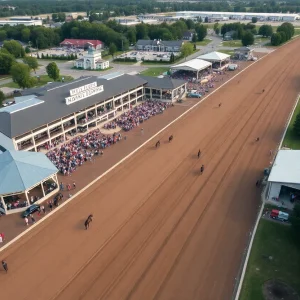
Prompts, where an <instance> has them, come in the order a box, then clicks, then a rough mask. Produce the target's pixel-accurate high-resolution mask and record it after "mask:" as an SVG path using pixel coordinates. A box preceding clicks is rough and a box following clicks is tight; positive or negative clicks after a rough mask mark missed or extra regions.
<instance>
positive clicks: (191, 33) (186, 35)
mask: <svg viewBox="0 0 300 300" xmlns="http://www.w3.org/2000/svg"><path fill="white" fill-rule="evenodd" d="M194 34H195V32H194V31H193V30H188V31H185V32H184V33H183V35H182V39H183V40H185V41H190V42H191V41H192V39H193V36H194Z"/></svg>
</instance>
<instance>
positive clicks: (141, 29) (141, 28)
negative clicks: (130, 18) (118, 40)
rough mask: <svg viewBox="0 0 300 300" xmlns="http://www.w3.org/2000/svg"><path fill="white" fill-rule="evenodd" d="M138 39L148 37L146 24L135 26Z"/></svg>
mask: <svg viewBox="0 0 300 300" xmlns="http://www.w3.org/2000/svg"><path fill="white" fill-rule="evenodd" d="M135 30H136V39H137V40H139V39H147V37H148V27H147V25H146V24H144V23H141V24H138V25H136V26H135Z"/></svg>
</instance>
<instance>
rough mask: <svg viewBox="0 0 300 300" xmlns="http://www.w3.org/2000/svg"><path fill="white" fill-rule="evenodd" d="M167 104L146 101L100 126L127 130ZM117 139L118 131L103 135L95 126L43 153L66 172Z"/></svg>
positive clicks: (90, 158)
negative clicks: (93, 128) (87, 131)
mask: <svg viewBox="0 0 300 300" xmlns="http://www.w3.org/2000/svg"><path fill="white" fill-rule="evenodd" d="M170 105H171V104H170V103H163V102H159V101H146V102H144V103H142V104H141V105H139V106H136V107H135V108H133V109H132V110H129V111H128V112H125V113H123V114H122V115H121V116H120V117H119V118H117V119H116V120H114V121H112V122H109V123H107V124H106V125H105V126H104V127H105V128H107V129H111V128H116V126H117V125H118V126H120V127H121V128H122V129H123V130H125V131H128V130H130V129H132V128H134V127H135V126H138V125H139V124H140V123H142V122H144V121H145V120H148V119H149V118H150V117H152V116H155V115H157V114H159V113H162V112H163V111H164V110H165V109H166V108H168V107H169V106H170ZM121 139H122V135H121V133H114V134H112V135H104V134H102V133H101V131H100V130H99V129H95V130H92V131H90V132H89V133H86V134H84V135H80V136H77V137H74V138H72V139H71V140H69V141H66V142H65V143H64V144H63V145H61V146H58V147H57V148H54V149H51V150H50V151H49V152H48V153H47V157H48V158H49V159H50V160H51V161H52V163H53V164H54V165H55V166H56V167H57V169H58V170H59V171H60V172H61V173H62V174H64V175H70V174H71V173H72V172H74V171H75V170H76V169H77V168H78V167H79V166H81V165H83V164H84V163H85V162H88V161H93V159H94V156H98V155H102V154H103V151H102V150H103V149H105V148H107V147H109V146H111V145H113V144H115V143H117V142H118V141H120V140H121Z"/></svg>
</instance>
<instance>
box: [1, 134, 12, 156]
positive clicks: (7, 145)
mask: <svg viewBox="0 0 300 300" xmlns="http://www.w3.org/2000/svg"><path fill="white" fill-rule="evenodd" d="M6 150H15V147H14V143H13V141H12V139H10V138H9V137H7V136H6V135H4V134H3V133H1V132H0V151H1V152H4V151H6Z"/></svg>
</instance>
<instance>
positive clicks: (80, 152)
mask: <svg viewBox="0 0 300 300" xmlns="http://www.w3.org/2000/svg"><path fill="white" fill-rule="evenodd" d="M121 138H122V136H121V134H113V135H104V134H102V133H101V132H100V130H99V129H95V130H93V131H91V132H89V133H87V134H85V135H81V136H77V137H75V138H73V139H72V140H70V141H69V142H67V143H65V144H63V145H61V146H59V147H57V148H55V149H53V150H50V151H49V152H48V153H47V157H48V158H49V159H50V160H51V161H52V163H53V164H54V165H55V166H56V167H57V169H58V170H59V171H60V172H61V173H62V174H64V175H69V174H70V173H72V172H74V171H75V170H76V169H77V167H78V166H81V165H83V164H84V163H85V162H87V161H92V160H93V157H94V155H102V154H103V151H102V149H104V148H107V147H109V146H110V145H112V144H115V143H117V142H118V141H120V140H121Z"/></svg>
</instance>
